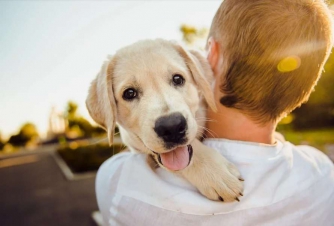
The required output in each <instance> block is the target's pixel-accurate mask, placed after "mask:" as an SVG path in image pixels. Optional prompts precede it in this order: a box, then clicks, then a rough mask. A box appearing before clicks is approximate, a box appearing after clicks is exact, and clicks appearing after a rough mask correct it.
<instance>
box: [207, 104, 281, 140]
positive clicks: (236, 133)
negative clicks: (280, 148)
mask: <svg viewBox="0 0 334 226" xmlns="http://www.w3.org/2000/svg"><path fill="white" fill-rule="evenodd" d="M207 118H208V122H207V125H206V127H207V129H208V130H207V131H208V132H207V133H206V137H207V138H225V139H230V140H240V141H249V142H256V143H264V144H274V143H275V138H274V132H275V129H276V124H275V123H274V122H271V123H266V124H265V125H259V124H257V123H255V122H254V121H252V120H251V119H250V118H248V117H247V116H245V115H244V114H242V113H241V112H240V111H238V110H236V109H233V108H226V107H224V106H221V105H220V106H219V107H218V112H217V113H214V112H213V111H211V110H208V113H207Z"/></svg>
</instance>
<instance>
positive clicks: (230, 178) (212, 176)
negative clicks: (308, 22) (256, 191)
mask: <svg viewBox="0 0 334 226" xmlns="http://www.w3.org/2000/svg"><path fill="white" fill-rule="evenodd" d="M191 145H192V148H193V159H192V162H191V163H190V165H189V166H188V167H187V168H185V169H184V170H181V171H179V173H180V174H181V175H182V176H184V177H185V178H186V179H187V180H188V181H189V182H190V183H192V184H193V185H194V186H195V187H197V189H198V190H199V191H200V192H201V193H202V194H203V195H204V196H206V197H207V198H209V199H212V200H220V201H225V202H231V201H235V200H237V201H239V198H238V197H240V196H242V191H243V183H242V181H243V179H242V178H241V175H240V173H239V171H238V169H237V168H236V167H235V166H234V165H233V164H232V163H230V162H229V161H228V160H227V159H226V158H224V157H223V156H222V155H221V154H219V153H218V152H217V151H216V150H214V149H212V148H209V147H206V146H205V145H204V144H202V143H201V142H200V141H198V140H197V139H195V140H194V141H193V142H192V143H191Z"/></svg>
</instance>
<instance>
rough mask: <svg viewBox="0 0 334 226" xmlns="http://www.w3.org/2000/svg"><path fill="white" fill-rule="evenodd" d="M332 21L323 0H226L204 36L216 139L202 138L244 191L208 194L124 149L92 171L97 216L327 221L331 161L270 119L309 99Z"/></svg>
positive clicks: (143, 221)
mask: <svg viewBox="0 0 334 226" xmlns="http://www.w3.org/2000/svg"><path fill="white" fill-rule="evenodd" d="M331 20H332V19H331V16H330V13H329V10H328V8H327V6H326V5H325V3H324V2H323V1H321V0H280V1H276V0H252V1H250V0H225V1H224V2H223V3H222V5H221V6H220V8H219V9H218V11H217V13H216V16H215V17H214V19H213V22H212V27H211V30H210V38H209V42H208V51H209V53H208V61H209V63H210V65H211V67H212V69H213V71H214V74H215V77H216V83H215V87H214V94H215V98H216V101H217V103H219V104H218V105H219V107H218V113H214V112H211V111H210V110H209V112H208V117H209V118H210V119H212V120H209V122H208V125H207V127H208V129H209V131H211V132H212V133H210V134H212V135H215V137H214V139H213V137H210V134H207V136H208V139H206V140H205V141H204V143H205V144H206V145H208V146H210V147H212V148H214V149H216V150H217V151H219V152H220V153H221V154H222V155H224V156H225V157H226V158H228V159H229V160H230V161H231V162H233V163H234V164H235V165H236V166H237V167H238V169H239V170H240V172H241V175H242V176H243V178H244V179H245V182H244V186H245V190H244V197H242V198H241V200H240V202H234V203H221V202H213V201H210V200H208V199H206V198H204V197H203V196H201V195H200V194H199V193H198V192H197V191H196V189H194V188H193V187H192V186H191V185H190V184H189V183H187V182H186V181H185V180H183V179H182V178H178V177H176V176H174V175H173V174H170V173H168V172H166V171H164V170H159V169H158V170H157V171H156V172H153V171H151V170H148V168H149V167H148V166H147V164H146V162H145V158H144V157H142V156H141V155H133V154H130V153H124V154H120V155H117V156H115V157H113V158H112V159H110V160H108V161H107V162H106V163H104V164H103V166H102V167H101V169H100V170H99V173H98V176H97V181H96V192H97V199H98V203H99V207H100V210H101V212H102V215H103V218H104V221H105V223H106V224H110V225H136V226H137V225H143V226H144V225H147V226H149V225H160V226H165V225H166V226H167V225H168V226H169V225H333V222H334V214H332V208H333V207H334V166H333V163H332V162H331V161H330V160H329V159H328V158H327V157H326V156H325V155H324V154H322V153H321V152H320V151H318V150H316V149H314V148H312V147H308V146H294V145H292V144H290V143H289V142H285V141H284V139H282V138H280V139H278V138H277V137H275V135H274V134H275V128H276V125H277V122H278V121H279V120H280V119H281V118H282V117H284V116H285V115H286V114H288V113H290V112H291V111H292V110H293V109H295V108H296V107H298V106H299V105H300V104H301V103H303V102H305V101H306V100H307V99H308V97H309V95H310V92H311V91H312V89H313V87H314V85H315V84H316V82H317V80H318V78H319V76H320V74H321V71H322V70H323V66H324V63H325V61H326V60H327V58H328V55H329V53H330V50H331V47H332V21H331ZM217 138H220V139H217ZM131 170H132V171H131ZM124 172H133V173H132V174H129V173H128V174H126V173H124ZM144 178H149V179H148V180H149V181H150V183H149V184H147V183H145V181H146V180H145V179H144Z"/></svg>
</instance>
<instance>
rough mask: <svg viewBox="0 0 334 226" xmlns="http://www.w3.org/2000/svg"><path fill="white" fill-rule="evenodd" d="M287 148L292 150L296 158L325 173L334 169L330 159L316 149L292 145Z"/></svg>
mask: <svg viewBox="0 0 334 226" xmlns="http://www.w3.org/2000/svg"><path fill="white" fill-rule="evenodd" d="M287 146H290V147H291V148H292V151H293V154H294V156H295V157H296V156H298V157H299V158H300V159H303V163H304V164H310V165H312V166H313V167H316V168H317V169H321V170H323V171H324V170H325V171H327V170H331V169H333V167H334V165H333V162H332V161H331V160H330V159H329V157H328V156H327V155H326V154H324V153H323V152H322V151H320V150H318V149H316V148H314V147H311V146H308V145H293V144H291V143H289V144H288V145H287ZM297 159H298V158H297Z"/></svg>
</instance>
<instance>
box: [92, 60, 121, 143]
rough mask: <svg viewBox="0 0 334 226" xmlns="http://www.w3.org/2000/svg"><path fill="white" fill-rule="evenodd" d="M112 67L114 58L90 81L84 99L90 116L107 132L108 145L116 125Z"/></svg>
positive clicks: (105, 63) (111, 141) (104, 64)
mask: <svg viewBox="0 0 334 226" xmlns="http://www.w3.org/2000/svg"><path fill="white" fill-rule="evenodd" d="M114 67H115V58H112V57H109V59H108V60H107V61H105V62H104V63H103V65H102V67H101V70H100V72H99V73H98V75H97V76H96V78H95V79H94V80H93V81H92V83H91V86H90V88H89V91H88V96H87V99H86V106H87V109H88V112H89V114H90V116H91V117H92V118H93V119H94V121H95V122H96V123H98V124H99V125H100V126H102V127H103V128H104V129H105V130H106V131H107V134H108V140H109V145H111V144H112V143H113V138H114V131H115V123H116V101H115V97H114V92H113V87H112V78H113V71H114Z"/></svg>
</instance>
